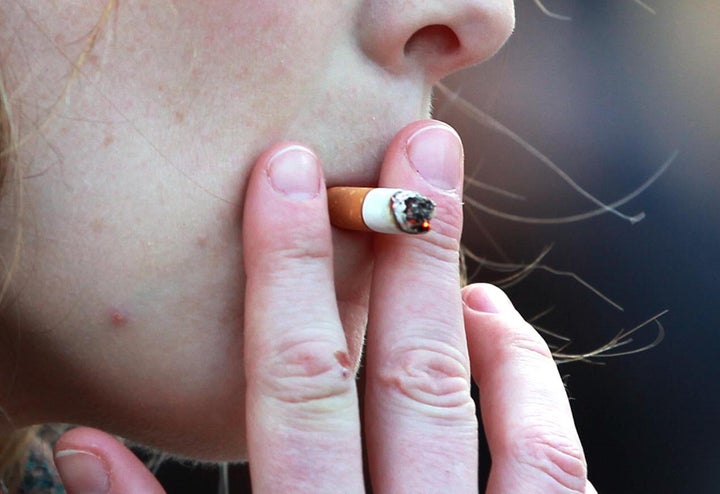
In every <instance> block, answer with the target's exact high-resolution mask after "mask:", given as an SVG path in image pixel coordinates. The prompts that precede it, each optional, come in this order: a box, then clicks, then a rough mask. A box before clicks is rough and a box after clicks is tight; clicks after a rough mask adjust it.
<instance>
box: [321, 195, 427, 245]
mask: <svg viewBox="0 0 720 494" xmlns="http://www.w3.org/2000/svg"><path fill="white" fill-rule="evenodd" d="M328 207H329V209H330V222H331V223H332V224H333V225H334V226H336V227H338V228H344V229H346V230H359V231H373V232H378V233H412V234H415V233H425V232H427V231H429V230H430V220H431V219H432V217H433V216H434V215H435V203H434V202H433V201H432V200H431V199H428V198H427V197H425V196H423V195H420V194H418V193H417V192H413V191H410V190H403V189H386V188H372V187H330V188H329V189H328Z"/></svg>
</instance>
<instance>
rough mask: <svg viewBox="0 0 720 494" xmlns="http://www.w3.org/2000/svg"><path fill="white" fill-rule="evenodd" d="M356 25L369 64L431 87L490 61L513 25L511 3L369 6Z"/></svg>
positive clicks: (377, 2) (403, 1)
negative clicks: (414, 75) (411, 75)
mask: <svg viewBox="0 0 720 494" xmlns="http://www.w3.org/2000/svg"><path fill="white" fill-rule="evenodd" d="M360 19H361V20H360V25H359V29H358V32H359V36H360V45H361V46H362V48H363V50H364V52H365V53H366V55H367V56H368V57H369V58H371V59H372V60H374V61H375V62H376V63H377V64H378V65H380V66H381V67H383V68H384V69H385V70H388V71H390V72H393V73H404V72H416V71H418V70H419V71H422V72H424V74H425V77H426V78H427V79H429V80H430V81H431V82H436V81H437V80H439V79H441V78H442V77H444V76H446V75H447V74H449V73H451V72H454V71H456V70H459V69H462V68H464V67H467V66H470V65H473V64H476V63H480V62H482V61H484V60H486V59H488V58H490V57H491V56H492V55H493V54H494V53H495V52H497V50H499V49H500V47H501V46H502V45H503V43H505V41H506V40H507V38H508V37H509V36H510V33H512V30H513V27H514V24H515V15H514V8H513V2H512V0H452V1H441V0H424V1H420V0H370V1H369V2H367V4H366V7H365V10H364V12H363V14H362V15H361V16H360Z"/></svg>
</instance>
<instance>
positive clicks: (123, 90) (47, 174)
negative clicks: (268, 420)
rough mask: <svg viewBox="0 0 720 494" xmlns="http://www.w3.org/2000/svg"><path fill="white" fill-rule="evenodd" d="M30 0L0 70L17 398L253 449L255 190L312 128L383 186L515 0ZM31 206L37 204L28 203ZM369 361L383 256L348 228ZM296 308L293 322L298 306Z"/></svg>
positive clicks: (347, 271) (340, 268)
mask: <svg viewBox="0 0 720 494" xmlns="http://www.w3.org/2000/svg"><path fill="white" fill-rule="evenodd" d="M103 3H104V2H72V1H66V0H64V1H57V0H27V1H26V0H18V1H12V2H2V4H1V5H0V68H1V69H2V71H3V78H4V80H5V85H6V90H7V94H8V96H9V99H10V100H11V102H12V105H11V110H12V115H13V120H14V121H15V123H16V126H17V128H16V130H17V136H18V139H19V144H20V146H19V151H18V155H17V162H18V163H19V165H20V174H21V175H22V179H21V180H19V179H17V178H16V177H14V176H13V175H12V174H9V175H8V176H7V177H6V179H5V184H4V190H5V196H4V197H3V199H2V202H1V203H0V228H2V236H1V238H0V244H1V248H2V250H0V254H1V255H2V262H3V264H4V265H6V266H7V265H9V264H11V263H12V261H13V259H14V256H15V249H16V245H17V242H16V239H17V233H18V231H19V229H22V245H21V255H20V258H19V262H18V264H17V266H16V268H15V269H14V271H13V273H12V283H11V285H10V287H9V289H8V291H7V292H6V293H5V295H4V300H3V303H4V305H3V311H2V326H0V327H1V328H2V329H1V330H0V341H1V344H0V405H1V406H2V409H4V410H5V411H6V412H7V414H8V416H9V418H11V419H12V420H13V421H14V422H15V424H16V425H26V424H29V423H35V422H57V421H61V422H72V423H84V424H88V425H94V426H97V427H101V428H104V429H106V430H110V431H111V432H114V433H117V434H121V435H124V436H127V437H130V438H132V439H135V440H138V441H141V442H144V443H147V444H151V445H154V446H157V447H160V448H163V449H166V450H169V451H171V452H173V453H176V454H180V455H185V456H192V457H196V458H202V459H213V460H218V459H240V458H242V457H243V455H244V454H245V440H244V417H243V415H244V411H243V410H244V390H245V385H244V377H243V358H242V355H243V350H242V334H243V331H242V329H243V298H244V275H243V267H242V266H243V263H242V258H241V255H240V252H241V246H242V238H241V236H240V227H241V216H242V204H243V189H244V186H245V182H246V179H247V176H248V172H249V170H250V168H251V166H252V165H253V161H254V159H255V158H256V157H257V156H258V155H259V154H260V153H261V152H262V151H263V150H264V149H266V148H267V147H268V146H269V145H270V144H272V143H275V142H277V141H281V140H294V141H300V142H302V143H304V144H306V145H309V146H311V147H313V148H314V149H315V150H316V151H317V153H318V155H319V156H320V158H321V159H322V161H323V162H324V169H325V174H326V178H327V185H328V186H330V185H370V186H372V185H374V184H375V183H376V176H377V171H378V167H379V163H380V161H381V159H382V155H383V153H384V151H385V147H386V146H387V144H388V142H389V140H390V139H391V137H392V136H393V135H394V134H395V133H396V132H397V131H398V130H399V129H400V128H401V127H402V126H404V125H405V124H407V123H409V122H411V121H413V120H416V119H420V118H425V117H427V116H428V112H429V103H430V88H431V85H432V84H433V83H434V82H436V81H437V80H438V79H439V78H440V77H442V76H443V75H445V74H447V73H448V72H450V71H453V70H457V69H460V68H462V67H463V66H466V65H469V64H472V63H475V62H479V61H481V60H483V59H485V58H487V57H489V56H490V55H491V54H493V53H494V52H495V51H496V50H497V49H498V48H499V47H500V46H501V44H502V43H503V42H504V41H505V39H506V38H507V36H508V35H509V34H510V31H511V29H512V24H513V6H512V2H511V0H482V1H481V0H456V1H452V2H442V1H439V0H410V1H408V0H397V1H394V0H362V1H361V0H312V1H309V0H302V1H301V0H263V1H252V0H240V1H238V0H211V1H203V2H200V1H189V0H164V1H154V0H144V1H140V0H125V1H122V2H114V1H113V2H109V3H108V4H107V5H104V4H103ZM20 202H22V204H21V205H20V206H18V205H19V204H20ZM334 235H335V259H336V260H335V268H336V272H335V276H336V285H337V298H338V301H339V305H340V309H341V314H342V318H343V322H344V325H345V330H346V334H347V338H348V342H349V345H350V349H351V353H352V354H353V358H354V359H355V361H357V359H358V355H359V352H360V346H361V341H362V333H363V330H364V325H365V320H366V310H367V293H368V280H369V277H370V274H371V268H372V251H371V248H370V238H369V236H367V235H362V234H353V233H347V232H340V231H336V232H334ZM289 322H290V323H292V321H289Z"/></svg>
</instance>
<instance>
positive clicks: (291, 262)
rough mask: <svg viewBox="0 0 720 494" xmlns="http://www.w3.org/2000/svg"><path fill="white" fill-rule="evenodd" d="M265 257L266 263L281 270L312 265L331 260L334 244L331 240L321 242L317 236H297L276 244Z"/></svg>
mask: <svg viewBox="0 0 720 494" xmlns="http://www.w3.org/2000/svg"><path fill="white" fill-rule="evenodd" d="M264 258H265V261H266V263H268V264H270V265H272V266H275V267H276V269H281V270H282V269H283V268H295V267H298V266H303V265H308V266H310V265H315V264H317V263H318V262H321V263H322V262H329V261H330V259H331V258H332V246H331V244H330V242H329V241H327V242H321V241H318V239H317V238H295V239H292V240H288V241H286V242H284V243H282V244H276V245H274V246H273V247H272V248H270V249H268V250H267V251H266V253H265V256H264Z"/></svg>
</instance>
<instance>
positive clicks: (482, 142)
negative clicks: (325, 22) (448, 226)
mask: <svg viewBox="0 0 720 494" xmlns="http://www.w3.org/2000/svg"><path fill="white" fill-rule="evenodd" d="M646 1H647V4H646V5H647V6H649V7H650V8H652V9H653V10H654V12H655V13H654V14H653V13H651V12H650V11H649V10H648V9H647V8H644V6H643V5H642V4H639V3H638V2H635V1H634V0H606V1H602V2H597V1H581V0H545V2H544V5H545V7H546V8H547V9H549V10H551V11H552V12H554V13H557V14H561V15H564V16H569V17H571V18H572V20H570V21H564V20H558V19H555V18H552V17H550V16H547V15H544V14H543V13H542V12H541V10H540V9H539V8H538V6H536V5H535V4H534V3H533V2H532V1H531V0H520V1H516V9H517V28H516V32H515V34H514V36H513V37H512V38H511V40H510V42H509V43H508V45H507V46H506V47H505V48H504V49H503V51H502V52H501V53H500V54H499V55H498V57H496V58H495V59H493V60H491V61H490V62H489V63H487V64H485V65H483V66H481V67H479V68H475V69H472V70H470V71H467V72H465V73H463V74H457V75H456V76H454V77H452V78H451V79H449V80H448V81H446V85H447V86H448V87H449V88H450V89H451V90H452V91H453V93H454V94H455V95H457V96H460V97H462V98H465V99H467V100H469V101H470V102H472V103H473V105H475V106H476V107H477V108H479V109H481V110H483V111H484V112H485V113H486V114H488V115H490V116H491V117H492V118H494V119H496V120H498V121H499V122H500V123H501V124H502V125H503V126H505V127H506V128H508V129H510V130H511V131H512V132H513V133H515V134H516V135H517V136H519V138H521V139H522V140H524V141H525V143H526V144H529V145H532V146H534V147H535V148H536V149H538V150H539V151H540V152H542V153H543V154H544V155H545V156H546V157H548V158H549V159H551V160H552V161H553V162H554V163H555V164H557V166H558V167H560V169H562V170H563V171H564V172H565V173H567V174H568V175H569V176H570V177H572V178H573V179H574V180H575V181H576V182H577V183H578V184H579V185H581V186H582V187H583V188H584V189H585V190H587V191H588V192H590V193H591V194H593V195H594V196H595V197H597V198H599V199H600V200H602V201H604V202H606V203H613V202H615V201H617V200H620V199H622V198H623V197H624V196H626V195H628V194H630V193H632V192H633V191H634V190H635V189H636V188H637V187H639V186H640V185H642V184H643V183H644V182H646V181H647V180H648V179H650V178H651V177H652V176H653V175H654V174H655V173H656V172H659V171H661V168H662V166H663V164H664V163H666V161H667V160H668V159H669V158H671V157H672V155H673V153H674V152H675V151H677V153H678V154H677V158H676V159H675V160H674V161H673V162H672V163H671V165H670V166H669V168H667V170H666V171H664V173H662V174H661V175H660V176H659V177H658V178H657V180H656V181H655V182H654V183H653V184H652V185H651V186H650V187H649V188H648V189H647V190H645V191H644V192H643V193H642V194H640V195H639V196H638V197H637V198H635V199H634V200H632V201H630V202H628V203H627V204H625V205H623V206H620V207H619V210H620V211H622V212H623V213H625V214H627V215H629V216H634V215H637V214H639V213H642V212H644V213H645V215H646V216H645V219H643V220H642V221H640V222H638V223H636V224H632V223H631V222H629V221H627V220H623V219H621V218H619V217H618V216H616V215H612V214H604V215H602V216H598V217H595V218H592V219H588V220H586V221H582V222H576V223H566V224H532V223H525V222H520V221H510V220H507V219H503V218H500V217H498V216H497V215H496V214H491V213H490V212H488V210H497V211H500V212H502V213H507V214H512V215H518V216H523V217H532V218H553V217H555V218H558V217H567V216H572V215H575V214H578V213H582V212H585V211H589V210H592V209H596V205H595V204H593V203H592V202H590V201H589V200H588V199H587V198H585V197H583V196H582V195H580V194H579V193H577V192H576V191H574V190H573V189H572V188H571V187H569V186H568V184H567V183H566V182H564V181H563V180H562V179H561V178H560V177H559V175H558V174H557V173H554V172H553V171H551V170H550V169H549V168H548V166H546V165H545V164H544V163H543V161H542V160H539V159H538V158H536V157H534V156H533V155H532V154H531V153H530V152H528V151H527V150H525V149H523V147H522V146H521V145H518V143H517V142H516V141H514V140H513V139H510V138H509V137H508V135H507V133H505V134H503V133H502V132H498V131H495V130H492V129H490V128H488V126H487V124H486V125H484V126H479V125H478V124H477V123H476V121H474V120H473V119H471V118H468V117H467V116H466V115H458V113H459V112H458V109H457V103H456V104H455V105H453V104H452V98H440V99H438V101H437V103H436V114H437V116H438V118H441V119H445V120H447V121H449V122H450V123H452V124H453V125H455V126H456V127H457V128H458V129H459V130H460V131H461V133H462V135H463V138H464V140H465V143H466V147H467V149H468V159H467V167H468V174H469V175H470V176H472V177H473V178H474V179H475V180H477V181H479V183H478V184H475V185H474V186H473V185H471V186H469V187H468V189H467V192H466V193H467V195H468V197H469V199H468V203H469V202H470V200H471V199H475V200H477V201H479V202H480V203H481V204H480V205H481V207H482V208H484V209H485V211H480V210H477V209H475V210H473V208H472V207H471V206H472V205H471V204H468V205H467V207H466V210H467V213H466V214H467V216H468V222H467V225H466V229H465V232H466V233H465V239H466V243H467V244H468V246H469V247H471V249H472V250H473V252H474V253H476V254H477V255H479V256H480V257H482V258H485V259H488V260H490V261H493V262H504V263H511V264H512V263H525V264H527V263H532V262H533V260H534V258H535V257H536V256H538V255H539V254H541V253H542V252H543V249H544V248H546V247H548V246H552V250H551V251H550V252H549V253H548V254H547V256H546V257H545V258H544V259H543V260H542V264H544V265H547V266H548V267H551V268H554V269H557V270H560V271H565V272H572V273H575V274H576V275H577V276H580V277H581V278H582V279H583V280H585V281H586V282H588V283H590V284H592V285H593V286H594V287H595V288H597V289H598V290H600V291H601V292H602V293H603V294H605V295H606V296H607V297H609V298H611V299H612V300H613V301H614V302H615V303H617V304H619V305H620V306H622V307H623V308H624V310H623V311H620V310H617V309H616V308H615V307H613V306H612V305H610V304H608V303H607V302H605V301H604V300H602V299H601V298H600V297H598V296H596V295H595V294H593V293H592V292H591V291H590V290H588V289H586V288H585V287H583V286H582V285H581V284H579V283H578V282H577V281H575V280H573V279H572V278H570V277H568V276H558V275H554V274H552V273H550V272H547V271H542V270H536V271H534V272H533V274H532V275H531V276H529V277H528V278H526V279H525V280H524V281H522V282H521V283H519V284H517V285H516V286H514V287H512V288H509V289H508V291H509V293H510V295H511V297H512V298H513V299H514V301H515V302H516V304H518V305H519V307H520V308H521V310H522V312H523V314H524V315H525V316H526V317H533V316H536V315H541V314H542V313H543V312H544V311H546V310H550V309H552V311H551V312H550V313H548V314H547V315H546V316H544V317H542V318H541V319H539V320H538V321H537V323H538V324H539V325H541V326H543V327H545V328H548V329H551V330H553V331H555V332H558V333H560V334H562V335H565V336H568V337H570V338H572V340H573V343H572V344H571V345H570V347H568V348H567V349H566V350H565V351H566V352H576V353H584V352H587V351H590V350H593V349H596V348H598V347H600V346H602V345H603V344H604V343H605V342H607V341H609V340H611V339H612V338H613V337H614V336H615V335H616V334H617V332H618V331H619V330H621V329H623V328H624V329H630V328H632V327H634V326H635V325H636V324H639V323H641V322H643V321H644V320H646V319H648V318H650V317H652V316H654V315H656V314H659V313H661V312H662V311H664V310H668V311H669V312H668V313H667V315H664V316H663V317H661V318H660V321H661V323H662V324H663V326H664V327H665V330H666V335H665V339H664V340H663V341H662V342H661V343H660V344H659V345H658V346H656V347H655V348H653V349H651V350H647V351H645V352H642V353H639V354H635V355H630V356H622V357H616V358H610V359H606V360H602V359H601V360H599V361H601V362H602V363H603V365H591V364H587V363H571V364H563V365H561V366H560V370H561V372H562V374H563V375H565V376H566V382H567V386H568V392H569V394H570V396H571V397H572V405H573V409H574V412H575V417H576V421H577V425H578V428H579V430H580V435H581V438H582V439H583V443H584V445H585V448H586V453H587V456H588V462H589V468H590V478H591V479H592V480H593V482H594V484H595V486H596V487H597V489H598V491H599V492H601V493H614V494H617V493H645V492H653V493H717V492H720V386H719V384H718V383H719V378H720V294H719V292H718V285H719V284H720V2H718V1H717V0H682V1H672V0H646ZM453 106H455V108H453ZM475 120H477V119H475ZM489 186H491V187H497V188H500V189H502V190H503V191H507V192H511V193H512V194H515V195H517V196H519V197H516V196H508V195H504V194H502V193H498V192H496V191H493V190H492V189H491V188H490V187H489ZM469 268H470V271H471V272H475V273H477V276H476V279H480V280H483V279H489V280H499V279H501V278H503V277H506V276H507V275H508V273H504V274H502V273H494V272H493V271H492V270H491V269H490V268H489V267H488V265H487V264H486V265H484V266H483V265H481V266H480V268H479V269H478V265H477V263H469ZM656 335H657V329H656V327H653V326H648V327H646V328H643V329H642V330H640V331H639V332H638V333H636V334H635V335H633V337H634V340H635V341H634V342H633V343H632V344H630V345H628V347H623V349H629V348H638V347H641V346H643V345H644V344H647V343H650V342H651V341H652V340H653V339H654V338H655V336H656ZM556 343H560V342H559V341H557V340H556Z"/></svg>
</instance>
